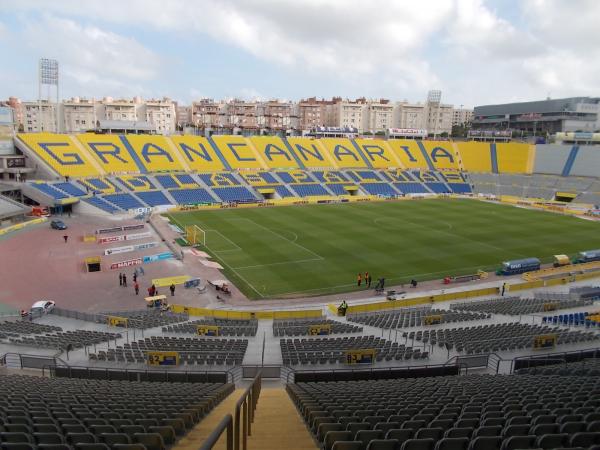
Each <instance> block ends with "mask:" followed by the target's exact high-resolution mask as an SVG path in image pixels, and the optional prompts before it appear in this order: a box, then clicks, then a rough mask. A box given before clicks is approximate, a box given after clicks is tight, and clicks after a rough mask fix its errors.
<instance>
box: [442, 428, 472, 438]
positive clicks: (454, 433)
mask: <svg viewBox="0 0 600 450" xmlns="http://www.w3.org/2000/svg"><path fill="white" fill-rule="evenodd" d="M472 435H473V428H450V429H448V430H446V432H445V433H444V437H447V438H461V437H465V438H470V437H471V436H472Z"/></svg>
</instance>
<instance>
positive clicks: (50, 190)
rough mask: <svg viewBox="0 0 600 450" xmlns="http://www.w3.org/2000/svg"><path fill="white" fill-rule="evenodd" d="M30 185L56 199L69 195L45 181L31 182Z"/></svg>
mask: <svg viewBox="0 0 600 450" xmlns="http://www.w3.org/2000/svg"><path fill="white" fill-rule="evenodd" d="M31 186H33V187H34V188H36V189H37V190H38V191H42V192H43V193H44V194H46V195H49V196H50V197H52V198H54V199H57V200H59V199H61V198H67V197H69V195H67V194H66V193H65V192H63V191H60V190H58V189H55V188H54V187H53V186H52V185H49V184H47V183H31Z"/></svg>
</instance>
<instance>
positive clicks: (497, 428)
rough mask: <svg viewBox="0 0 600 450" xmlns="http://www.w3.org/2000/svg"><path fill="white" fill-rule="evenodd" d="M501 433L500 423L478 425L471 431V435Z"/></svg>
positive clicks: (496, 434) (497, 434) (494, 434)
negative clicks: (486, 425)
mask: <svg viewBox="0 0 600 450" xmlns="http://www.w3.org/2000/svg"><path fill="white" fill-rule="evenodd" d="M501 434H502V427H501V426H500V425H495V426H488V427H479V428H476V429H475V431H474V432H473V437H479V436H500V435H501Z"/></svg>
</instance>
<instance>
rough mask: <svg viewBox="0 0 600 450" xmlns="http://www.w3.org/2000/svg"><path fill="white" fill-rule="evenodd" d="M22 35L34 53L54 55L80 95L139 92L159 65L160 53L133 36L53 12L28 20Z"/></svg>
mask: <svg viewBox="0 0 600 450" xmlns="http://www.w3.org/2000/svg"><path fill="white" fill-rule="evenodd" d="M22 38H23V42H25V44H26V46H27V47H29V49H30V51H31V53H32V54H35V55H36V56H37V57H41V56H44V57H51V58H56V59H58V60H59V62H60V65H61V75H62V76H63V77H64V78H65V79H67V80H69V82H72V83H74V85H75V86H77V88H79V89H80V90H81V95H90V94H88V92H92V95H94V94H98V93H101V92H104V93H105V94H107V95H120V94H126V95H133V94H135V93H139V90H143V89H142V88H141V86H140V85H143V84H144V83H145V82H148V81H149V80H152V79H153V78H155V77H156V76H157V74H158V72H159V70H160V66H161V57H160V56H159V55H158V54H156V53H155V52H153V51H152V50H150V49H148V48H146V47H145V46H144V45H142V44H141V43H139V42H138V41H136V40H135V39H133V38H130V37H127V36H122V35H120V34H117V33H115V32H111V31H107V30H104V29H101V28H99V27H97V26H94V25H84V24H80V23H77V22H75V21H74V20H71V19H65V18H61V17H57V16H54V15H49V14H47V15H43V16H42V17H41V18H39V20H28V21H27V22H26V24H25V28H24V29H23V31H22ZM135 90H137V92H136V91H135Z"/></svg>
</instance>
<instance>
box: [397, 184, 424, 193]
mask: <svg viewBox="0 0 600 450" xmlns="http://www.w3.org/2000/svg"><path fill="white" fill-rule="evenodd" d="M394 186H395V187H396V188H398V189H399V190H400V192H402V193H404V194H427V193H429V191H428V190H427V189H426V188H425V186H424V185H423V184H422V183H394Z"/></svg>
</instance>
